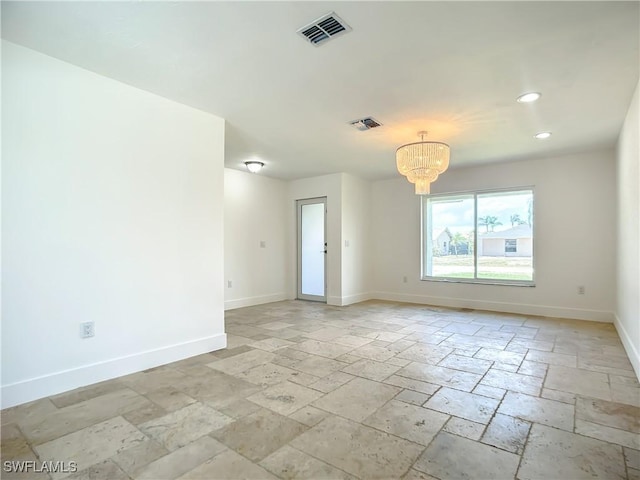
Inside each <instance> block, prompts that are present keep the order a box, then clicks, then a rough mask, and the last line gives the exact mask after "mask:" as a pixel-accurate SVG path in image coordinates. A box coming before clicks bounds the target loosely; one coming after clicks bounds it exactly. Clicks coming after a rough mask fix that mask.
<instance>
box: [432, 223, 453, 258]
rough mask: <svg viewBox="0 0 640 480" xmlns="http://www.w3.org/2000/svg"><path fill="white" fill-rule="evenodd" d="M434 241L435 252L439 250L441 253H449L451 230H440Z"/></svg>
mask: <svg viewBox="0 0 640 480" xmlns="http://www.w3.org/2000/svg"><path fill="white" fill-rule="evenodd" d="M433 243H434V245H433V247H434V251H435V252H438V254H439V255H449V248H450V246H451V232H450V231H449V229H448V228H445V229H444V230H443V231H442V232H440V234H439V235H438V236H437V237H436V238H435V239H434V242H433Z"/></svg>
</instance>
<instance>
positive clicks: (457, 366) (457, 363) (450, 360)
mask: <svg viewBox="0 0 640 480" xmlns="http://www.w3.org/2000/svg"><path fill="white" fill-rule="evenodd" d="M492 364H493V362H491V361H489V360H481V359H479V358H469V357H465V356H462V355H454V354H451V355H449V356H447V357H446V358H444V359H443V360H442V361H441V362H440V363H438V366H440V367H447V368H453V369H454V370H462V371H464V372H470V373H479V374H480V375H484V374H485V373H486V372H487V371H488V370H489V368H491V365H492Z"/></svg>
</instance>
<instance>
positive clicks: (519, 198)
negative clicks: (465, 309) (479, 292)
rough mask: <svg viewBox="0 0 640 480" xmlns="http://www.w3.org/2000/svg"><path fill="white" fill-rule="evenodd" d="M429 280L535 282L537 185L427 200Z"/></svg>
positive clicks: (425, 252) (426, 275)
mask: <svg viewBox="0 0 640 480" xmlns="http://www.w3.org/2000/svg"><path fill="white" fill-rule="evenodd" d="M422 202H423V203H422V225H423V239H424V240H423V245H422V259H423V264H422V278H423V279H424V280H442V281H460V282H473V283H496V284H510V285H533V272H534V268H533V232H534V226H533V205H534V204H533V189H532V188H518V189H510V190H496V191H482V192H469V193H458V194H443V195H428V196H425V197H423V199H422Z"/></svg>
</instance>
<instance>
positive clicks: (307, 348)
mask: <svg viewBox="0 0 640 480" xmlns="http://www.w3.org/2000/svg"><path fill="white" fill-rule="evenodd" d="M291 348H293V349H294V350H300V351H301V352H306V353H310V354H312V355H318V356H320V357H326V358H332V359H333V358H336V357H339V356H340V355H343V354H345V353H348V352H351V350H353V348H354V347H346V346H344V345H337V344H334V343H328V342H321V341H319V340H307V341H306V342H302V343H298V344H295V345H292V346H291Z"/></svg>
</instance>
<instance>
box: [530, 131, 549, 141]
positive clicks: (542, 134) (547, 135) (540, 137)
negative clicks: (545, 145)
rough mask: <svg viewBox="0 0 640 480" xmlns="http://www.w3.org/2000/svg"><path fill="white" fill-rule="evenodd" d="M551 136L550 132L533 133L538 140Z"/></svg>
mask: <svg viewBox="0 0 640 480" xmlns="http://www.w3.org/2000/svg"><path fill="white" fill-rule="evenodd" d="M550 136H551V132H540V133H536V134H535V135H534V137H535V138H537V139H538V140H544V139H545V138H549V137H550Z"/></svg>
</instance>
